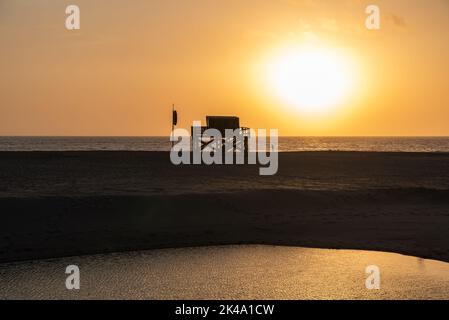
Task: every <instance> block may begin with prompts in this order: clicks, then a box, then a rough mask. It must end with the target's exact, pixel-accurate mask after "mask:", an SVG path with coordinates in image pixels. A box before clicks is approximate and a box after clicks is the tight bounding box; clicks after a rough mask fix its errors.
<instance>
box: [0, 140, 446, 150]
mask: <svg viewBox="0 0 449 320" xmlns="http://www.w3.org/2000/svg"><path fill="white" fill-rule="evenodd" d="M95 150H103V151H169V150H170V141H169V138H168V137H0V151H95ZM279 150H280V151H282V152H295V151H372V152H449V137H280V138H279Z"/></svg>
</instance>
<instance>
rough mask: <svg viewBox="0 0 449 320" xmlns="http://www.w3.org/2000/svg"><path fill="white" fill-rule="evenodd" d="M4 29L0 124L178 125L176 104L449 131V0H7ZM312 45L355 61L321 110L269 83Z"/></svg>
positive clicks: (335, 131)
mask: <svg viewBox="0 0 449 320" xmlns="http://www.w3.org/2000/svg"><path fill="white" fill-rule="evenodd" d="M70 4H76V5H78V6H79V7H80V9H81V30H76V31H68V30H66V29H65V18H66V14H65V8H66V6H67V5H70ZM369 4H377V5H378V6H379V7H380V8H381V18H382V20H381V29H380V30H377V31H369V30H367V29H366V28H365V18H366V14H365V8H366V6H367V5H369ZM0 40H1V41H0V135H58V136H64V135H69V136H110V135H112V136H149V135H156V136H168V135H169V134H170V128H171V123H170V116H171V114H170V111H171V104H172V103H176V105H177V108H178V112H179V117H180V118H179V119H180V122H179V127H184V128H189V127H190V125H191V124H192V121H194V120H203V121H204V119H205V116H206V115H237V116H240V118H241V122H242V124H243V125H245V126H249V127H252V128H267V129H269V128H277V129H279V133H280V135H314V136H335V135H338V136H345V135H349V136H371V135H374V136H379V135H381V136H396V135H401V136H404V135H405V136H406V135H411V136H420V135H427V136H446V135H449V0H429V1H422V0H378V1H361V0H352V1H351V0H342V1H335V0H331V1H330V0H329V1H325V0H317V1H311V0H271V1H268V0H247V1H241V0H228V1H221V0H220V1H219V0H178V1H174V0H160V1H159V0H157V1H156V0H133V1H126V0H94V1H92V0H73V1H48V0H33V1H27V0H0ZM302 45H310V46H316V47H320V48H324V49H322V50H324V51H326V50H338V51H341V52H344V53H345V55H346V56H347V57H350V59H351V63H352V64H353V65H354V66H355V69H356V73H357V83H356V85H355V86H353V87H352V91H351V94H350V95H348V97H347V98H346V99H345V100H344V101H343V102H342V103H340V105H338V106H336V107H335V108H334V109H333V110H331V111H329V112H327V113H325V114H321V115H320V116H309V115H306V114H303V113H302V112H300V110H295V109H294V108H291V107H289V106H287V105H286V104H285V103H284V101H282V99H279V98H278V97H276V96H275V95H274V94H273V93H272V92H270V88H267V87H266V85H265V84H266V82H267V81H266V80H267V79H265V77H266V74H265V73H264V72H263V65H264V63H265V62H266V60H267V59H269V57H270V55H271V54H273V52H276V51H277V50H281V49H282V48H289V47H295V46H302Z"/></svg>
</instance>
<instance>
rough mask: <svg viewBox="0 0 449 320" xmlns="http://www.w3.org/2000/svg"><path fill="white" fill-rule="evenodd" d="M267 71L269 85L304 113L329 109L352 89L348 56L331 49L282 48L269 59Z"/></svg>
mask: <svg viewBox="0 0 449 320" xmlns="http://www.w3.org/2000/svg"><path fill="white" fill-rule="evenodd" d="M268 73H269V74H268V79H269V85H270V87H271V88H272V89H274V93H275V94H276V95H277V96H278V98H280V99H282V100H283V101H284V102H285V103H287V104H288V105H291V106H293V107H295V108H296V109H297V110H299V111H301V112H304V113H311V114H321V113H323V112H329V111H330V110H332V109H334V108H335V107H336V106H338V105H339V104H341V103H342V102H343V101H344V100H345V98H346V97H347V96H348V95H349V94H350V93H351V90H352V89H353V82H354V79H353V74H352V68H351V66H350V63H349V62H348V59H345V57H344V56H342V55H341V54H339V53H337V52H333V51H331V50H325V49H310V48H295V49H290V50H285V51H283V52H282V53H280V54H278V55H276V56H275V57H274V58H273V59H270V63H269V64H268Z"/></svg>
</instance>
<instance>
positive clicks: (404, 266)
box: [0, 245, 449, 300]
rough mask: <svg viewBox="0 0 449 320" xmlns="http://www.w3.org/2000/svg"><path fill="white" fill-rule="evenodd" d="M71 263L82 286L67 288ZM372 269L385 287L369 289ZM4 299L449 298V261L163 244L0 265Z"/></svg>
mask: <svg viewBox="0 0 449 320" xmlns="http://www.w3.org/2000/svg"><path fill="white" fill-rule="evenodd" d="M68 265H77V266H78V267H79V268H80V280H81V288H80V290H79V291H68V290H67V289H66V287H65V281H66V277H67V275H66V274H65V271H66V267H67V266H68ZM368 266H377V267H378V268H379V271H380V290H368V289H367V287H366V279H367V277H368V274H367V273H366V268H367V267H368ZM0 282H1V286H0V299H364V300H365V299H449V264H448V263H443V262H438V261H433V260H424V259H420V258H415V257H410V256H403V255H399V254H393V253H382V252H368V251H353V250H327V249H306V248H298V247H276V246H256V245H253V246H223V247H203V248H185V249H163V250H151V251H140V252H129V253H116V254H103V255H92V256H82V257H72V258H62V259H52V260H42V261H27V262H17V263H9V264H0Z"/></svg>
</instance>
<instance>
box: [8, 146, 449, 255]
mask: <svg viewBox="0 0 449 320" xmlns="http://www.w3.org/2000/svg"><path fill="white" fill-rule="evenodd" d="M0 215H1V217H0V219H1V223H0V261H13V260H23V259H36V258H49V257H57V256H71V255H81V254H92V253H102V252H114V251H122V250H136V249H150V248H167V247H186V246H203V245H221V244H240V243H246V244H276V245H278V244H280V245H294V246H306V247H321V248H344V249H366V250H379V251H391V252H398V253H404V254H409V255H414V256H419V257H423V258H433V259H439V260H444V261H449V235H448V230H449V154H425V153H356V152H350V153H340V152H317V153H314V152H310V153H282V154H280V163H279V173H278V175H276V176H273V177H261V176H259V175H258V166H227V167H225V166H213V167H206V166H179V167H175V166H173V165H172V164H171V163H170V161H169V155H168V153H157V152H34V153H33V152H0Z"/></svg>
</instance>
